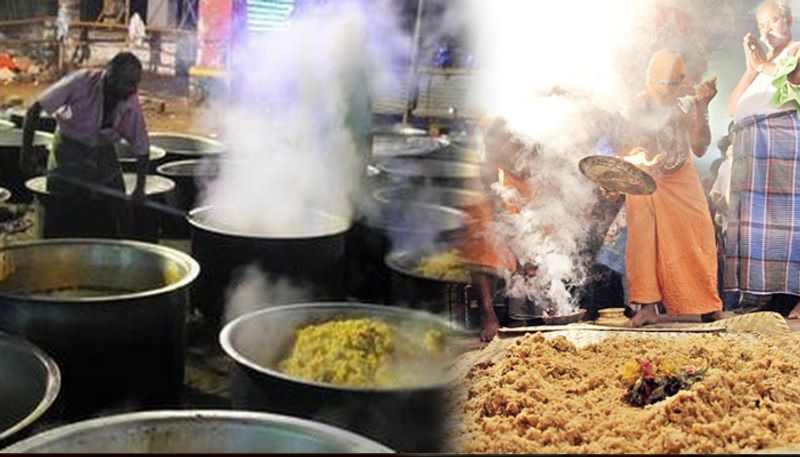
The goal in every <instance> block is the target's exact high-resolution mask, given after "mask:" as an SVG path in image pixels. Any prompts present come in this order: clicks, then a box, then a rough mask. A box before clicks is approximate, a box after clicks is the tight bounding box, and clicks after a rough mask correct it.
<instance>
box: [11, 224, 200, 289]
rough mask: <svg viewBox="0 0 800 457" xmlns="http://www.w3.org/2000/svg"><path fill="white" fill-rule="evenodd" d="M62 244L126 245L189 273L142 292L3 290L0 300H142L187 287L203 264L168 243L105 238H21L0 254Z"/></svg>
mask: <svg viewBox="0 0 800 457" xmlns="http://www.w3.org/2000/svg"><path fill="white" fill-rule="evenodd" d="M60 244H62V245H63V244H66V245H69V244H72V245H87V244H88V245H96V244H105V245H114V246H123V247H129V248H135V249H139V250H143V251H148V252H150V253H153V254H159V255H161V256H163V257H167V258H169V259H170V260H173V261H175V262H177V263H181V264H183V265H184V266H185V267H186V274H185V275H184V276H183V277H181V278H180V279H179V280H178V281H176V282H174V283H173V284H167V285H165V286H162V287H159V288H157V289H150V290H145V291H142V292H132V293H127V294H117V295H113V294H109V295H103V296H99V297H80V298H78V299H76V298H75V297H64V298H58V297H49V296H46V295H43V296H31V295H20V294H15V293H8V292H4V291H2V290H0V299H3V298H12V299H17V300H28V301H36V302H45V303H67V302H72V303H75V302H79V303H108V302H111V301H128V300H139V299H142V298H147V297H153V296H157V295H162V294H166V293H170V292H174V291H176V290H179V289H181V288H184V287H187V286H188V285H190V284H191V283H192V282H193V281H194V280H195V279H196V278H197V276H198V275H199V274H200V264H198V263H197V261H196V260H194V259H193V258H192V257H191V256H190V255H189V254H186V253H184V252H181V251H179V250H177V249H173V248H170V247H167V246H162V245H159V244H152V243H145V242H142V241H135V240H112V239H106V238H49V239H42V240H32V241H21V242H17V243H13V244H9V245H7V246H3V247H1V248H0V254H1V253H3V252H6V251H11V250H17V249H20V250H21V249H28V248H37V247H39V246H49V245H60Z"/></svg>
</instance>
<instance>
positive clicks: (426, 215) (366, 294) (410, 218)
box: [347, 200, 466, 303]
mask: <svg viewBox="0 0 800 457" xmlns="http://www.w3.org/2000/svg"><path fill="white" fill-rule="evenodd" d="M362 214H363V215H364V216H363V217H362V218H360V219H359V220H358V221H357V222H356V223H355V224H354V226H353V230H352V231H351V232H350V235H349V237H348V240H347V288H348V294H349V295H352V296H354V297H356V298H358V299H360V300H365V301H371V302H380V303H391V302H392V296H391V290H390V289H389V288H388V287H386V286H387V284H389V283H390V280H391V271H390V270H389V269H388V268H387V267H386V264H385V262H384V257H385V256H386V254H387V253H389V251H391V250H393V249H406V248H414V247H418V246H429V245H432V244H434V243H444V244H451V243H453V242H454V241H456V240H457V239H458V238H459V237H460V236H461V235H462V234H463V233H464V231H465V229H466V215H465V213H464V212H462V211H459V210H457V209H454V208H448V207H445V206H439V205H430V204H425V203H415V202H405V201H399V200H390V201H387V202H381V201H377V200H374V204H373V205H369V206H368V207H365V208H363V209H362Z"/></svg>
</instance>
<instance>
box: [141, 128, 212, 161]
mask: <svg viewBox="0 0 800 457" xmlns="http://www.w3.org/2000/svg"><path fill="white" fill-rule="evenodd" d="M147 137H148V138H149V139H150V142H151V143H152V142H153V138H166V137H176V138H183V139H185V140H194V141H197V142H198V143H206V144H208V145H209V146H210V150H206V151H200V150H191V149H169V150H168V151H167V152H168V153H170V154H175V155H204V156H205V155H209V156H211V155H219V154H222V153H224V152H225V145H224V144H222V142H220V141H217V140H215V139H213V138H208V137H205V136H200V135H193V134H191V133H181V132H149V133H148V134H147Z"/></svg>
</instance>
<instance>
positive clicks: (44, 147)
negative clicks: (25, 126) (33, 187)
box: [0, 129, 53, 203]
mask: <svg viewBox="0 0 800 457" xmlns="http://www.w3.org/2000/svg"><path fill="white" fill-rule="evenodd" d="M52 142H53V135H51V134H49V133H44V132H36V133H35V134H34V137H33V154H34V159H33V162H35V163H36V164H37V165H38V166H39V167H42V168H44V166H45V164H46V163H47V155H48V153H49V149H48V148H49V147H50V145H51V144H52ZM21 148H22V130H19V129H11V130H0V184H1V185H2V186H3V187H7V188H8V189H9V190H10V191H11V201H12V202H13V203H30V202H32V201H33V195H31V193H30V192H28V189H26V188H25V180H26V179H28V178H30V177H31V176H29V175H27V174H26V173H23V172H22V170H21V169H20V166H19V159H20V150H21Z"/></svg>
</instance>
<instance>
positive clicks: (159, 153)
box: [114, 141, 167, 173]
mask: <svg viewBox="0 0 800 457" xmlns="http://www.w3.org/2000/svg"><path fill="white" fill-rule="evenodd" d="M114 150H115V151H116V152H117V160H118V161H119V165H120V167H121V168H122V171H123V172H126V173H136V162H137V160H138V159H137V158H136V156H133V155H131V153H130V150H131V147H130V145H129V144H128V143H127V142H125V141H120V142H117V143H114ZM166 155H167V151H165V150H164V149H163V148H160V147H158V146H154V145H150V154H149V158H150V165H149V167H148V171H147V172H148V173H153V172H154V171H155V169H156V167H157V166H158V164H159V163H161V161H162V160H163V159H164V157H166Z"/></svg>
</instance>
